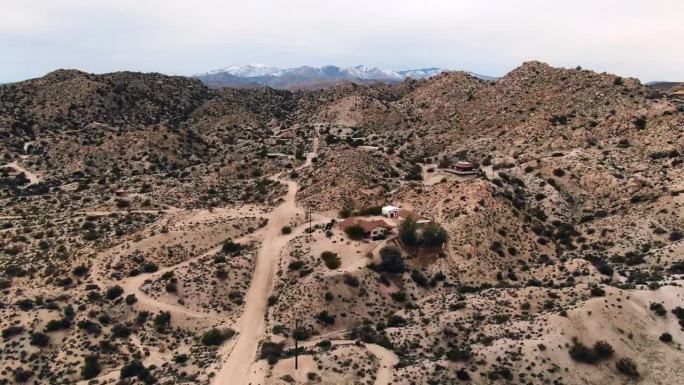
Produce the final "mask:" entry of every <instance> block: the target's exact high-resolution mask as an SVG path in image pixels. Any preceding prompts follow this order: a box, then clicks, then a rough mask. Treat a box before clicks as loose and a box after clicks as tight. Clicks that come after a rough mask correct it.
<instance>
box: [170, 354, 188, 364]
mask: <svg viewBox="0 0 684 385" xmlns="http://www.w3.org/2000/svg"><path fill="white" fill-rule="evenodd" d="M189 358H190V357H188V355H187V354H176V355H175V356H173V362H175V363H177V364H184V363H186V362H188V359H189Z"/></svg>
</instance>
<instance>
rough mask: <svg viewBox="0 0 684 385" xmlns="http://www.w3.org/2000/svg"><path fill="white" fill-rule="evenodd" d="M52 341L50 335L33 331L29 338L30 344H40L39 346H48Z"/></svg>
mask: <svg viewBox="0 0 684 385" xmlns="http://www.w3.org/2000/svg"><path fill="white" fill-rule="evenodd" d="M49 343H50V336H48V335H47V334H45V333H33V334H31V338H30V340H29V344H31V345H33V346H38V347H45V346H48V344H49Z"/></svg>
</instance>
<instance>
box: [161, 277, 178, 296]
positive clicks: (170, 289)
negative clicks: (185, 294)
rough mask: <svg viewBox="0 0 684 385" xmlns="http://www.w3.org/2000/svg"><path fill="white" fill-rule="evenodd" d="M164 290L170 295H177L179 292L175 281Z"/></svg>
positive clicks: (171, 281) (169, 283) (170, 282)
mask: <svg viewBox="0 0 684 385" xmlns="http://www.w3.org/2000/svg"><path fill="white" fill-rule="evenodd" d="M164 289H165V290H166V291H167V292H168V293H176V292H178V286H176V282H175V280H170V281H169V282H168V283H167V284H166V286H164Z"/></svg>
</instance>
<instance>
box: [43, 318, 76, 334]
mask: <svg viewBox="0 0 684 385" xmlns="http://www.w3.org/2000/svg"><path fill="white" fill-rule="evenodd" d="M69 326H71V321H69V319H68V318H62V319H53V320H50V321H48V323H47V324H45V331H46V332H54V331H57V330H63V329H68V328H69Z"/></svg>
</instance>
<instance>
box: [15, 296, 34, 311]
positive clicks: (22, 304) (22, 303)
mask: <svg viewBox="0 0 684 385" xmlns="http://www.w3.org/2000/svg"><path fill="white" fill-rule="evenodd" d="M16 305H17V307H18V308H19V309H20V310H23V311H29V310H31V309H33V306H34V303H33V301H32V300H30V299H28V298H25V299H20V300H18V301H17V302H16Z"/></svg>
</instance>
